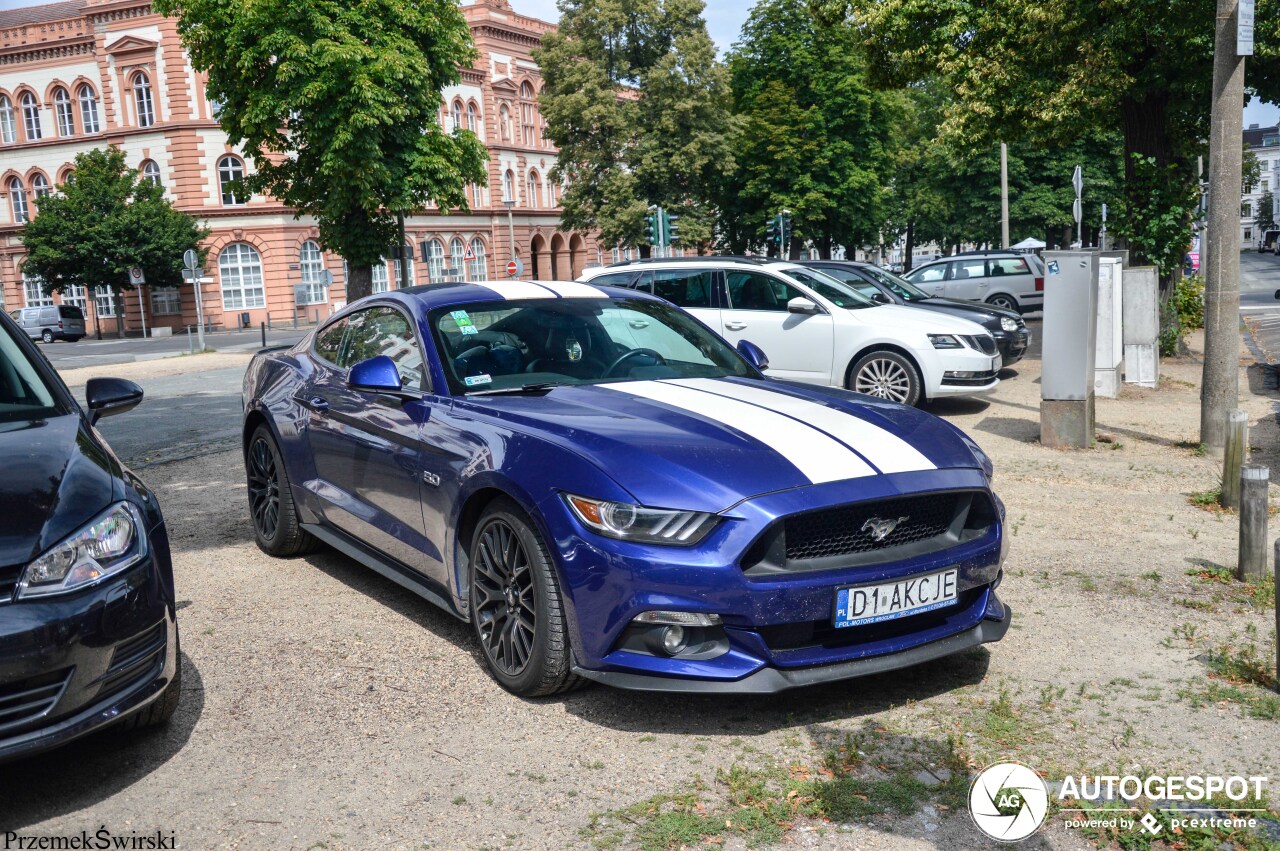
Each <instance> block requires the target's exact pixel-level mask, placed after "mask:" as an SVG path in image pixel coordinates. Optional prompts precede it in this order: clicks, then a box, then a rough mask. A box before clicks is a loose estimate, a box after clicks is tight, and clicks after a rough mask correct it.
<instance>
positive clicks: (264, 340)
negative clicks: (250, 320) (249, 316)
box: [262, 322, 267, 349]
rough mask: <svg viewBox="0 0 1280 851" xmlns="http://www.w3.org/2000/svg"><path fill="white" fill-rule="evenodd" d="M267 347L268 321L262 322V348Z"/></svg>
mask: <svg viewBox="0 0 1280 851" xmlns="http://www.w3.org/2000/svg"><path fill="white" fill-rule="evenodd" d="M266 347H267V323H265V322H263V323H262V348H264V349H265V348H266Z"/></svg>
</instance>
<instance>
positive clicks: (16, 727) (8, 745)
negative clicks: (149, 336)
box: [0, 315, 181, 761]
mask: <svg viewBox="0 0 1280 851" xmlns="http://www.w3.org/2000/svg"><path fill="white" fill-rule="evenodd" d="M85 395H86V397H87V408H81V406H80V405H79V404H78V403H77V402H76V401H75V399H73V398H72V396H71V394H70V393H69V392H68V391H67V388H66V386H65V385H64V384H63V383H62V381H61V380H60V379H59V378H58V375H57V373H55V372H54V371H53V369H52V368H51V367H50V366H49V364H48V362H47V361H46V360H45V359H44V358H43V357H41V356H40V353H39V352H38V351H37V350H36V348H35V347H34V346H33V345H32V344H31V342H30V341H29V340H28V339H26V336H25V334H23V332H22V331H21V329H19V328H18V326H17V324H16V323H14V322H13V320H12V319H11V318H10V317H9V316H7V315H0V457H3V458H4V459H5V474H4V476H0V516H3V517H4V523H3V524H0V761H4V760H8V759H13V758H16V757H20V756H26V755H28V754H32V753H36V752H38V751H42V750H45V749H47V748H52V747H55V746H57V745H61V744H64V743H66V742H69V741H71V740H72V739H75V738H78V737H80V736H83V735H85V734H87V733H91V732H93V731H95V730H98V729H100V728H102V727H106V726H107V725H111V724H124V725H128V726H147V725H152V724H160V723H163V722H165V721H167V720H168V719H169V717H170V716H171V715H173V712H174V710H175V708H176V707H177V705H178V696H179V692H180V690H181V685H180V673H181V672H180V668H179V666H178V626H177V621H176V619H175V599H174V590H173V568H172V565H171V563H170V561H169V538H168V533H167V532H166V530H165V524H164V520H163V518H162V517H161V514H160V508H159V506H158V505H157V504H156V497H155V495H154V494H153V493H152V492H151V491H150V490H148V489H147V487H146V485H144V484H143V483H142V482H141V481H139V480H138V478H137V477H136V476H134V475H133V474H132V473H130V472H129V471H128V470H127V469H125V467H124V465H122V464H121V463H120V461H119V459H117V458H116V456H115V455H114V454H113V453H112V451H111V448H110V447H109V446H108V445H107V444H106V442H105V441H104V440H103V439H102V437H101V435H99V434H98V432H97V430H96V429H95V428H94V423H95V422H96V421H97V420H98V419H99V418H100V417H105V416H113V415H115V414H119V413H123V412H125V411H127V410H129V409H131V408H133V407H134V406H136V405H137V404H138V403H139V402H141V401H142V390H141V389H139V388H138V386H137V385H136V384H133V383H132V382H129V381H122V380H120V379H117V378H94V379H90V381H89V383H88V386H87V388H86V393H85Z"/></svg>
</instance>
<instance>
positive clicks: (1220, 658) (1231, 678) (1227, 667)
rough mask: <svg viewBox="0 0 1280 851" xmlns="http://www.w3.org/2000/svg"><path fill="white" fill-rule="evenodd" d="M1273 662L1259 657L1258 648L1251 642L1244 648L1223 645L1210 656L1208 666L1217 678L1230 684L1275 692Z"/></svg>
mask: <svg viewBox="0 0 1280 851" xmlns="http://www.w3.org/2000/svg"><path fill="white" fill-rule="evenodd" d="M1267 655H1268V656H1269V655H1270V654H1267ZM1273 661H1274V660H1272V659H1268V658H1263V656H1261V655H1259V653H1258V646H1257V645H1256V644H1254V643H1253V642H1249V643H1248V644H1245V645H1244V646H1242V647H1233V646H1231V645H1228V644H1224V645H1222V646H1221V647H1219V648H1218V649H1217V650H1215V651H1213V652H1212V653H1210V654H1209V658H1208V665H1209V670H1210V671H1211V672H1213V674H1214V675H1215V676H1217V677H1219V678H1220V679H1224V680H1226V681H1227V682H1229V683H1232V684H1240V683H1252V684H1253V685H1257V686H1262V687H1263V688H1265V689H1270V690H1272V691H1274V690H1275V688H1276V671H1275V667H1274V666H1273Z"/></svg>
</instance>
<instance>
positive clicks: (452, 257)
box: [449, 236, 467, 275]
mask: <svg viewBox="0 0 1280 851" xmlns="http://www.w3.org/2000/svg"><path fill="white" fill-rule="evenodd" d="M449 268H450V269H452V270H453V271H454V272H455V274H457V275H463V274H465V273H466V270H467V245H466V243H465V242H463V241H462V240H461V239H459V238H458V237H456V236H455V237H454V238H453V241H452V242H450V243H449Z"/></svg>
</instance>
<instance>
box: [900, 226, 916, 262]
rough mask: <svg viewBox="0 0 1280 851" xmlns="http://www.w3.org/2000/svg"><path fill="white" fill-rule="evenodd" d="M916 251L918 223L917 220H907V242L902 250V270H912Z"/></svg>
mask: <svg viewBox="0 0 1280 851" xmlns="http://www.w3.org/2000/svg"><path fill="white" fill-rule="evenodd" d="M915 251H916V224H915V222H907V242H906V245H905V246H904V248H903V250H902V271H903V273H904V274H905V273H907V272H910V271H911V258H912V256H913V255H914V254H915Z"/></svg>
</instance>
